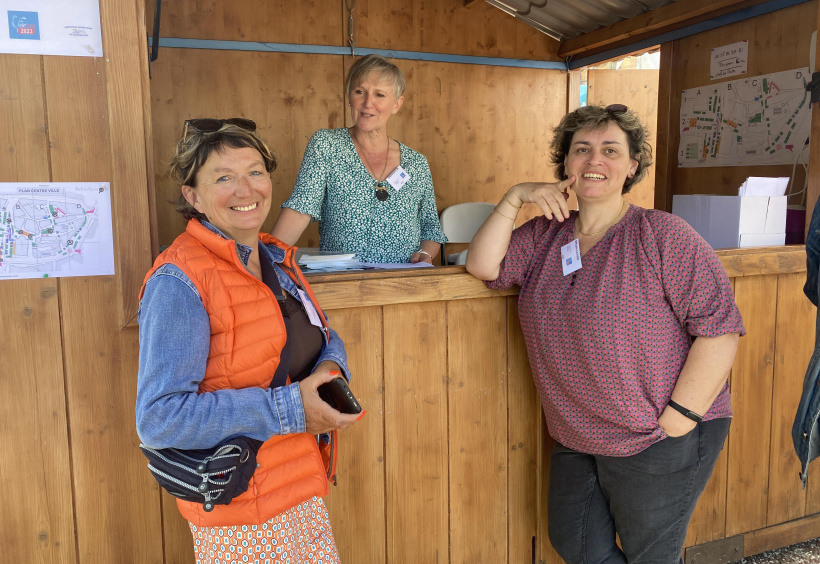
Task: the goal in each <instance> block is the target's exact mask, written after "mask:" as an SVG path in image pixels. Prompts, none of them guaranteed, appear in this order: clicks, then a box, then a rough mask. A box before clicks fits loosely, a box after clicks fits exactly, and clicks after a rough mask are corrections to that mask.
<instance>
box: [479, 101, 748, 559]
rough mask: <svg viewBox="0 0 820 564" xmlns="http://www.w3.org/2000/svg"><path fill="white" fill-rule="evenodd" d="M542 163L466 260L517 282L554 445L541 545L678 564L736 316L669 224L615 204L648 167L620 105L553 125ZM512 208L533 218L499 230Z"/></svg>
mask: <svg viewBox="0 0 820 564" xmlns="http://www.w3.org/2000/svg"><path fill="white" fill-rule="evenodd" d="M551 157H552V162H553V163H554V164H555V165H556V171H557V176H558V178H560V179H561V180H560V181H559V182H556V183H544V182H528V183H523V184H518V185H516V186H513V187H512V188H510V189H509V190H508V191H507V192H506V194H504V196H503V198H502V199H501V201H500V202H499V203H498V205H497V206H496V208H495V212H494V213H493V214H491V215H490V217H489V218H487V220H486V221H485V222H484V225H483V226H482V227H481V229H479V231H478V233H476V236H475V237H474V238H473V242H472V243H471V245H470V250H469V253H468V254H467V270H469V271H470V272H471V273H472V274H473V275H474V276H476V277H478V278H480V279H481V280H485V281H486V282H485V283H486V284H487V286H488V287H490V288H496V289H505V288H509V287H512V286H519V287H520V288H521V291H520V297H519V302H518V307H519V313H520V317H521V326H522V329H523V332H524V337H525V339H526V342H527V350H528V354H529V359H530V365H531V367H532V371H533V379H534V380H535V385H536V387H537V389H538V393H539V396H540V398H541V404H542V406H543V410H544V415H545V417H546V420H547V424H548V426H549V430H550V435H551V436H552V437H553V438H554V439H555V441H556V442H557V444H556V446H555V449H554V451H553V455H552V464H551V470H550V489H549V500H548V502H549V531H550V540H551V541H552V545H553V546H554V547H555V549H556V550H557V551H558V553H559V554H560V555H561V556H562V558H564V560H566V561H567V562H568V563H570V564H574V563H576V562H577V563H584V564H587V563H594V562H607V563H620V562H629V563H630V564H632V563H638V562H653V563H655V562H657V563H677V562H683V560H682V559H681V550H682V547H683V542H684V540H685V537H686V530H687V527H688V524H689V520H690V518H691V516H692V512H693V511H694V508H695V504H696V502H697V500H698V497H699V496H700V494H701V493H702V492H703V489H704V488H705V486H706V482H707V481H708V479H709V476H710V475H711V473H712V469H713V468H714V464H715V461H716V459H717V457H718V455H719V453H720V450H721V448H722V447H723V443H724V441H725V439H726V436H727V434H728V431H729V422H730V420H731V419H730V418H731V415H732V408H731V398H730V396H729V387H728V383H727V377H728V375H729V370H730V368H731V366H732V363H733V361H734V357H735V352H736V350H737V341H738V337H739V336H740V335H741V334H743V333H744V331H745V330H744V328H743V321H742V319H741V317H740V312H739V311H738V309H737V306H736V305H735V302H734V296H733V294H732V288H731V286H730V284H729V280H728V277H727V276H726V272H725V270H724V269H723V265H722V264H721V262H720V260H719V259H718V258H717V256H716V255H715V253H714V251H713V250H712V248H711V247H710V246H709V245H708V244H707V243H706V242H705V241H704V240H703V239H702V238H701V237H700V236H699V235H698V234H697V233H695V231H694V230H693V229H691V227H689V225H688V224H687V223H686V222H685V221H683V220H681V219H680V218H678V217H676V216H673V215H671V214H668V213H665V212H662V211H658V210H646V209H643V208H639V207H637V206H631V205H629V204H628V203H627V202H626V200H625V199H624V197H623V194H625V193H627V192H628V191H629V189H630V188H631V187H632V186H633V185H634V184H635V183H637V182H638V181H639V180H640V179H641V178H642V177H643V175H644V173H645V171H646V168H647V167H648V166H649V165H650V164H651V163H652V153H651V149H650V147H649V145H648V144H647V143H646V133H645V131H644V128H643V126H642V125H641V123H640V120H639V119H638V118H637V116H635V115H634V114H633V113H632V112H630V111H629V110H628V109H627V108H626V106H622V105H613V106H609V107H606V108H604V107H600V106H588V107H582V108H579V109H577V110H575V111H574V112H572V113H570V114H568V115H567V116H565V117H564V118H563V119H562V121H561V123H560V125H559V126H558V127H557V128H556V129H555V136H554V138H553V141H552V145H551ZM568 189H572V190H573V191H574V192H575V194H576V196H577V198H578V211H570V210H569V208H568V206H567V202H566V199H567V198H568V194H567V190H568ZM524 204H535V205H537V206H538V207H539V208H540V209H541V210H542V211H543V213H544V215H543V216H539V217H536V218H534V219H533V220H531V221H529V222H527V223H525V224H524V225H522V226H521V227H520V228H518V229H515V230H513V228H514V224H515V219H516V216H517V214H518V212H519V210H520V208H521V207H522V206H523V205H524ZM616 533H617V535H618V537H619V538H620V541H621V547H620V548H619V547H618V545H617V544H616V540H615V536H616Z"/></svg>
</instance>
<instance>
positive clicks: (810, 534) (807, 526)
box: [743, 515, 820, 556]
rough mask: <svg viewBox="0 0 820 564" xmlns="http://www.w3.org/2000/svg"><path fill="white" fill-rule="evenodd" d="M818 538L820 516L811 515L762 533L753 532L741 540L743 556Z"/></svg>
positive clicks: (770, 528)
mask: <svg viewBox="0 0 820 564" xmlns="http://www.w3.org/2000/svg"><path fill="white" fill-rule="evenodd" d="M818 536H820V515H812V516H811V517H807V518H806V519H801V520H800V521H790V522H788V523H782V524H780V525H778V526H775V527H769V528H768V529H764V530H762V531H755V532H753V533H751V534H748V535H745V536H744V538H743V556H751V555H752V554H759V553H761V552H765V551H767V550H772V549H773V548H780V547H783V546H790V545H792V544H796V543H798V542H802V541H805V540H809V539H815V538H817V537H818Z"/></svg>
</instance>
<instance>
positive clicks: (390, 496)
mask: <svg viewBox="0 0 820 564" xmlns="http://www.w3.org/2000/svg"><path fill="white" fill-rule="evenodd" d="M446 309H447V304H445V303H444V302H436V303H427V304H406V305H391V306H385V307H384V421H385V425H384V433H385V457H386V458H385V470H386V473H387V476H386V484H385V487H386V491H387V511H386V513H387V518H386V524H387V562H390V563H391V564H392V563H396V564H414V563H416V562H449V561H450V556H449V534H448V530H449V511H448V509H449V507H450V505H451V502H450V495H449V491H448V489H449V483H450V476H449V467H448V453H447V448H448V444H449V440H448V437H449V430H448V417H447V388H448V384H447V337H446V336H447V313H446ZM368 376H369V377H371V376H370V375H368ZM365 417H366V416H365ZM365 534H367V533H365Z"/></svg>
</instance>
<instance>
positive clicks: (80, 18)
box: [0, 0, 103, 57]
mask: <svg viewBox="0 0 820 564" xmlns="http://www.w3.org/2000/svg"><path fill="white" fill-rule="evenodd" d="M0 16H2V17H3V18H4V19H5V20H6V22H7V26H6V31H5V32H0V53H16V54H18V55H71V56H75V57H102V56H103V48H102V35H101V34H100V4H99V0H71V1H66V0H25V1H22V2H21V1H20V0H0Z"/></svg>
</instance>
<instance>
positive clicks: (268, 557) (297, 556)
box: [188, 497, 341, 564]
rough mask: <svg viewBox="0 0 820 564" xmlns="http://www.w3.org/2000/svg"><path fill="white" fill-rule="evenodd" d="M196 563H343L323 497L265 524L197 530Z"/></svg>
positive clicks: (296, 507)
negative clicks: (337, 549)
mask: <svg viewBox="0 0 820 564" xmlns="http://www.w3.org/2000/svg"><path fill="white" fill-rule="evenodd" d="M188 525H189V526H190V527H191V534H192V535H193V537H194V553H195V555H196V564H234V563H244V562H250V563H252V564H303V563H307V562H309V563H311V564H341V561H340V560H339V553H338V552H337V551H336V543H335V541H334V540H333V531H331V529H330V519H329V518H328V515H327V509H326V508H325V503H324V502H323V501H322V499H321V498H319V497H314V498H313V499H309V500H307V501H305V502H304V503H300V504H299V505H297V506H295V507H292V508H290V509H288V510H287V511H284V512H282V513H280V514H279V515H277V516H276V517H274V518H273V519H271V520H270V521H268V522H266V523H262V524H261V525H241V526H237V527H197V526H196V525H194V524H193V523H188Z"/></svg>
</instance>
